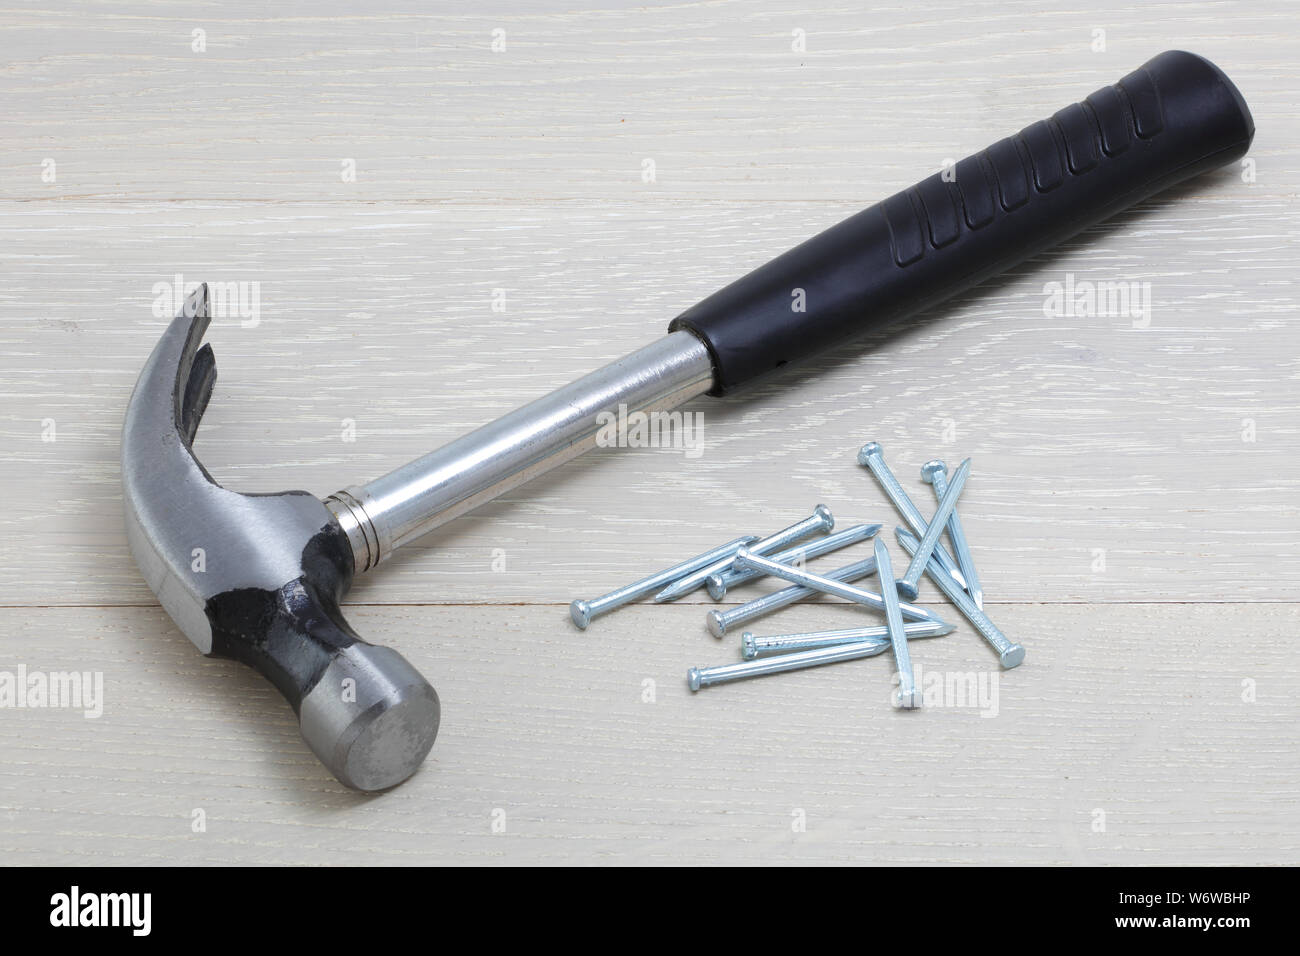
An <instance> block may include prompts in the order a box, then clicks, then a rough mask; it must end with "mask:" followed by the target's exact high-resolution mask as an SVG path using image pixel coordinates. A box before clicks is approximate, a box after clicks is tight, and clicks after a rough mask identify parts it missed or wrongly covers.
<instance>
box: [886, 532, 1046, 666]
mask: <svg viewBox="0 0 1300 956" xmlns="http://www.w3.org/2000/svg"><path fill="white" fill-rule="evenodd" d="M894 533H895V534H896V535H898V543H899V544H901V545H902V546H903V548H904V549H905V550H906V551H907V552H908V553H909V554H914V553H915V552H916V549H917V547H918V545H919V542H918V541H917V540H916V536H915V535H913V534H911V533H910V532H908V531H907V530H906V529H904V528H895V529H894ZM925 573H926V574H928V575H929V576H930V580H931V581H933V582H934V583H935V584H937V585H938V586H939V589H940V590H941V591H943V593H944V594H946V595H948V599H949V600H950V601H952V603H953V604H955V605H956V606H957V610H959V611H961V613H962V615H963V616H964V617H965V618H966V620H968V621H970V622H971V625H972V626H973V627H974V628H975V630H977V631H979V633H980V636H982V637H983V638H984V640H986V641H988V642H989V644H990V645H991V646H992V648H993V650H995V651H997V652H998V660H1000V661H1001V662H1002V666H1003V667H1006V668H1011V667H1016V666H1018V665H1019V664H1020V662H1021V661H1023V660H1024V659H1025V649H1024V648H1023V647H1021V646H1020V645H1019V644H1016V643H1014V642H1012V641H1010V640H1008V639H1007V636H1006V635H1005V634H1003V633H1002V632H1001V631H1000V630H998V628H997V625H996V624H994V623H993V622H992V621H990V620H989V617H988V615H987V614H985V613H984V612H983V611H981V610H980V609H979V608H978V607H976V606H975V602H974V601H972V600H971V597H970V595H969V594H967V593H966V592H965V591H963V590H962V588H961V585H960V584H958V583H957V582H956V581H954V580H953V579H952V575H950V574H948V572H946V571H944V569H943V568H942V567H941V566H940V565H939V563H938V562H937V561H936V560H935V559H934V558H933V557H931V558H930V563H929V564H928V565H926V569H925Z"/></svg>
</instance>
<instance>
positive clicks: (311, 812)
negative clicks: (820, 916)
mask: <svg viewBox="0 0 1300 956" xmlns="http://www.w3.org/2000/svg"><path fill="white" fill-rule="evenodd" d="M997 615H998V619H999V621H1000V622H1001V624H1002V626H1003V627H1004V628H1005V629H1006V630H1007V632H1008V633H1009V634H1012V635H1014V636H1016V637H1017V638H1019V639H1020V640H1022V641H1023V642H1024V643H1025V644H1026V646H1027V647H1028V648H1029V656H1028V658H1027V661H1026V663H1025V664H1024V665H1022V666H1021V667H1020V668H1018V669H1016V670H1014V671H1008V672H1006V673H1003V674H1000V675H999V677H998V683H997V716H995V717H987V718H986V717H981V716H980V712H981V711H980V709H979V708H970V707H948V708H945V707H941V706H930V707H929V709H927V710H924V711H922V712H919V713H906V712H902V711H895V710H892V709H891V707H890V706H889V703H888V693H889V690H890V685H889V674H890V670H891V668H890V665H889V659H888V655H886V656H884V657H881V658H877V659H873V660H865V661H855V662H852V663H846V664H839V665H834V666H831V667H826V668H822V669H820V670H818V671H810V672H805V673H797V674H784V675H779V676H775V677H770V678H765V679H762V680H756V681H750V682H747V683H737V684H730V685H727V686H724V687H714V688H708V689H706V690H702V691H700V692H699V693H698V694H695V695H692V694H691V693H690V692H689V691H688V690H687V688H686V684H685V681H684V679H683V678H684V674H685V670H686V668H687V667H688V666H689V665H691V664H702V663H721V662H726V661H730V660H733V659H736V658H737V656H738V655H737V650H736V645H735V643H734V642H732V641H727V642H725V643H724V642H719V641H715V640H714V639H713V638H712V637H711V636H709V635H708V634H707V633H706V632H705V631H704V630H703V628H702V626H701V618H702V614H701V613H700V609H698V608H695V609H692V608H686V607H654V608H646V607H636V608H629V609H626V610H624V611H621V612H618V613H617V614H615V615H612V616H610V617H608V618H605V619H602V620H600V621H598V622H597V623H596V624H593V626H592V628H591V629H590V630H588V631H587V632H585V633H584V632H579V631H576V630H575V629H573V628H572V627H569V626H567V625H566V622H565V621H564V617H565V615H564V610H563V609H562V608H559V607H479V608H412V607H386V608H373V607H366V608H357V609H355V610H353V611H352V612H351V614H350V617H351V618H352V620H353V622H354V623H355V624H356V626H357V627H358V628H359V629H360V631H361V632H362V633H363V634H371V635H383V636H384V639H385V640H388V641H390V642H391V643H392V645H393V646H395V647H397V648H399V649H400V650H401V651H402V653H403V654H406V655H407V656H408V657H409V658H410V659H411V660H412V661H414V662H415V663H416V664H417V665H418V666H420V667H421V668H422V669H423V670H424V671H425V673H427V674H428V675H429V676H430V677H431V678H432V680H433V681H434V683H435V684H436V685H437V687H438V689H439V691H440V693H441V696H442V701H443V710H444V717H443V728H442V734H441V736H440V738H439V741H438V744H437V746H436V747H435V750H434V754H433V756H432V757H431V758H430V759H429V761H428V762H427V763H426V765H425V767H424V768H423V769H422V770H421V771H420V772H419V774H418V775H417V776H415V777H414V778H412V779H411V780H410V781H409V782H408V783H406V784H404V785H403V786H402V787H400V788H398V789H397V790H395V791H393V792H391V793H388V794H384V795H382V796H377V797H363V796H358V795H356V794H354V793H351V792H348V791H346V790H345V789H344V788H342V787H341V786H340V785H339V784H338V783H336V782H335V781H334V780H333V779H332V778H331V777H330V776H329V774H328V773H327V772H326V771H325V770H324V769H323V768H322V767H321V766H320V765H319V764H318V763H317V762H316V761H315V760H314V759H313V758H312V757H311V756H310V755H309V754H308V753H307V752H306V750H305V748H304V747H303V746H302V744H301V741H300V740H299V739H298V733H297V728H296V725H295V721H294V719H293V717H292V714H291V712H290V711H289V708H288V707H287V706H286V705H285V704H284V702H283V701H282V700H281V699H280V698H279V696H278V695H277V694H276V693H275V691H274V690H272V689H271V687H270V685H269V684H267V683H266V682H265V681H263V680H262V679H261V678H260V677H258V676H257V675H256V674H254V673H252V672H251V671H249V670H247V669H246V668H244V667H242V666H241V665H237V664H233V663H229V662H220V661H210V660H206V659H204V658H202V657H199V656H198V655H196V654H195V653H193V650H192V648H191V647H190V646H189V644H188V642H186V641H185V640H184V638H182V637H181V636H180V635H179V634H177V633H176V631H175V630H174V629H173V628H172V627H171V625H170V624H169V622H168V621H167V619H166V617H165V616H164V615H163V614H162V612H161V611H160V610H158V609H156V608H106V609H103V610H100V611H97V612H95V613H87V612H86V611H84V610H82V609H72V608H50V609H42V610H38V611H33V610H30V609H9V610H5V611H3V612H0V624H3V627H4V633H5V634H7V635H11V636H10V637H8V638H6V641H7V642H12V641H13V637H12V636H13V635H16V634H21V635H23V638H22V640H23V644H24V657H25V658H26V663H27V665H28V666H29V667H30V668H33V669H42V670H45V671H55V670H64V669H74V668H75V669H79V670H92V671H102V672H103V674H104V680H105V694H104V696H105V703H104V711H103V716H102V717H99V718H98V719H94V720H88V719H86V718H84V717H83V716H82V715H81V713H79V712H74V711H71V710H44V711H35V710H29V711H6V712H3V714H2V715H0V716H3V719H2V720H0V752H2V753H3V754H4V767H3V772H2V773H0V828H2V829H3V832H4V834H5V840H4V841H3V848H2V849H0V862H6V863H17V862H22V863H41V864H46V863H84V862H95V863H157V862H172V861H174V862H179V863H186V864H204V863H290V862H292V863H369V864H392V863H428V862H484V863H490V862H514V863H533V862H564V863H611V862H641V863H671V862H683V861H686V862H689V861H702V862H724V861H725V862H746V863H759V862H763V863H780V862H818V861H820V862H876V863H1012V862H1032V863H1091V864H1101V863H1139V864H1172V863H1203V864H1220V863H1244V862H1250V863H1294V862H1295V859H1296V854H1297V852H1298V851H1300V826H1298V825H1300V819H1297V811H1296V806H1295V779H1296V773H1297V771H1300V762H1298V759H1297V756H1296V749H1295V746H1294V733H1295V727H1296V722H1297V719H1300V707H1298V706H1297V704H1296V699H1295V695H1294V693H1293V692H1292V689H1293V688H1294V686H1295V683H1296V681H1297V680H1300V664H1298V663H1297V660H1296V657H1295V654H1294V653H1293V652H1292V649H1291V648H1292V644H1293V642H1294V636H1295V632H1296V627H1297V624H1298V623H1300V620H1298V615H1297V611H1296V608H1295V607H1294V605H1282V604H1253V605H1243V604H1228V605H1196V604H1188V605H1177V604H1162V605H1139V606H1134V607H1111V606H1102V607H1090V606H1069V605H1067V606H1059V605H1054V606H1044V605H1014V606H1004V607H999V608H998V609H997ZM865 616H871V617H872V618H873V619H874V617H875V616H874V615H865V614H864V612H861V611H858V610H856V609H853V608H849V607H845V606H841V607H829V606H825V605H822V606H800V607H796V608H791V609H788V610H786V611H783V612H781V614H780V615H779V616H777V617H773V618H771V619H770V620H769V623H770V624H771V625H772V626H773V627H780V628H783V629H799V628H803V627H832V626H836V625H842V624H844V623H846V622H851V621H857V620H862V619H864V617H865ZM1225 624H1227V625H1228V626H1229V627H1230V628H1231V631H1230V632H1228V631H1225ZM1225 633H1232V634H1234V635H1240V636H1241V639H1240V640H1237V641H1235V642H1234V643H1233V645H1232V647H1231V648H1229V647H1227V646H1225V645H1226V643H1227V642H1226V641H1225ZM1247 638H1248V639H1247ZM28 642H30V643H28ZM913 656H914V659H915V660H916V661H917V662H918V663H919V664H920V666H921V668H922V670H921V673H922V674H923V675H924V674H925V673H926V672H927V669H935V671H936V672H938V671H942V672H943V673H945V674H947V673H954V674H963V673H967V672H976V673H985V674H988V673H990V669H994V670H995V669H996V661H995V659H994V657H993V655H992V654H991V653H989V652H988V651H987V649H986V648H985V647H984V645H983V644H982V643H981V642H980V641H979V640H978V638H976V637H975V636H974V635H973V634H972V633H971V631H970V630H969V629H968V628H966V627H964V626H963V627H962V628H961V629H960V630H959V631H958V632H957V633H955V634H953V635H950V636H948V637H944V638H936V639H932V640H927V641H918V642H917V644H916V646H915V647H914V649H913ZM7 666H8V665H7ZM1246 679H1249V680H1252V681H1255V682H1256V689H1257V699H1256V701H1255V702H1254V703H1245V702H1243V700H1242V699H1241V696H1242V693H1243V688H1242V681H1243V680H1246ZM923 680H925V678H924V677H923ZM986 680H987V678H986ZM647 682H653V685H650V684H647ZM986 686H991V685H986ZM648 688H649V690H648ZM649 693H652V694H653V702H643V697H645V696H647V695H648V694H649ZM931 703H932V704H933V701H932V702H931ZM197 809H202V810H203V811H204V812H205V815H206V826H207V830H206V832H203V833H195V832H193V831H192V826H191V824H192V819H193V813H194V811H195V810H197ZM800 810H802V811H803V813H804V815H805V818H806V823H807V829H806V832H803V833H797V832H794V830H793V828H792V824H793V823H794V822H795V819H796V818H795V816H794V814H795V813H796V812H797V811H800ZM1098 810H1100V811H1103V812H1104V813H1105V819H1104V822H1105V831H1104V832H1094V830H1093V823H1094V820H1100V819H1101V818H1100V817H1098V816H1095V811H1098ZM498 811H499V812H500V813H503V814H504V820H505V827H506V829H505V832H504V833H493V831H492V823H493V819H494V813H498ZM497 818H498V819H499V818H500V817H499V815H498V817H497ZM56 833H57V835H58V836H57V839H56V838H55V836H54V835H55V834H56Z"/></svg>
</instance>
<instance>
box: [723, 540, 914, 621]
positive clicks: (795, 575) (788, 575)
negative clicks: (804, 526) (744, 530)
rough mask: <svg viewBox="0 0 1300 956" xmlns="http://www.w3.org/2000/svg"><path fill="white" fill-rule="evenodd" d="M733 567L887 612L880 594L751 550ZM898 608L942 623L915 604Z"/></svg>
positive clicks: (738, 555) (743, 550) (741, 554)
mask: <svg viewBox="0 0 1300 956" xmlns="http://www.w3.org/2000/svg"><path fill="white" fill-rule="evenodd" d="M734 565H735V567H738V568H756V569H758V570H761V571H763V572H765V573H767V574H773V575H776V576H777V577H778V578H784V579H785V580H787V581H790V582H793V583H794V584H802V585H803V586H804V587H806V588H812V589H813V590H814V591H821V592H822V593H823V594H834V595H835V596H836V597H842V598H845V599H847V600H849V601H855V602H856V603H858V604H865V605H866V606H867V607H874V608H875V609H876V610H877V611H883V610H885V600H884V598H882V597H881V596H880V595H879V594H875V593H873V592H871V591H867V590H864V589H863V588H856V587H854V586H853V585H851V584H844V583H842V582H840V581H837V580H835V579H834V578H831V577H825V576H823V575H820V574H813V573H812V572H811V571H806V570H804V569H802V568H792V567H790V566H789V565H788V564H778V563H777V562H775V561H773V560H771V559H770V558H764V557H762V556H761V555H757V554H754V552H753V551H750V550H749V549H748V548H741V549H740V550H739V551H737V552H736V558H735V561H734ZM898 606H899V609H900V610H901V611H902V613H903V614H906V615H907V616H908V617H910V618H912V620H914V621H937V620H939V618H938V617H936V616H935V615H934V614H932V613H931V612H929V611H927V610H926V609H925V608H923V607H917V606H916V605H915V604H909V603H907V602H906V601H901V602H899V605H898Z"/></svg>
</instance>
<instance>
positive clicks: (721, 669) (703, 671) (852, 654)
mask: <svg viewBox="0 0 1300 956" xmlns="http://www.w3.org/2000/svg"><path fill="white" fill-rule="evenodd" d="M887 650H889V640H888V638H886V639H883V640H875V641H859V642H857V643H855V644H840V645H838V646H835V647H819V648H817V649H815V650H811V651H795V652H794V653H792V654H782V655H780V656H779V657H763V658H759V659H756V660H752V661H741V662H740V663H738V664H719V665H717V666H714V667H692V668H691V669H690V670H688V671H687V672H686V684H687V686H689V687H690V689H691V690H693V691H694V690H699V689H700V688H701V687H709V686H711V685H713V684H726V683H728V682H729V681H733V680H742V679H744V678H746V677H763V676H765V675H767V674H780V673H782V672H784V671H793V670H799V669H801V668H804V667H817V666H819V665H821V664H838V663H840V662H841V661H855V660H858V659H859V658H862V657H875V656H876V655H877V654H883V653H884V652H885V651H887Z"/></svg>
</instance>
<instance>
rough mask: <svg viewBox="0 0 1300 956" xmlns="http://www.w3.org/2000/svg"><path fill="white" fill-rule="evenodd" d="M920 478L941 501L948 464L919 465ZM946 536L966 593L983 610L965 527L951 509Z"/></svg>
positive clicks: (981, 591)
mask: <svg viewBox="0 0 1300 956" xmlns="http://www.w3.org/2000/svg"><path fill="white" fill-rule="evenodd" d="M921 480H922V481H925V482H928V483H929V484H931V485H933V486H934V496H935V499H936V500H937V501H942V500H943V496H944V493H945V492H947V490H948V466H947V465H945V464H944V463H943V461H942V460H941V459H938V458H935V459H933V460H932V461H927V462H926V463H925V464H924V465H922V466H921ZM948 537H949V539H950V540H951V541H952V550H953V552H954V553H955V555H956V558H957V564H958V565H959V566H960V567H961V573H962V577H964V578H965V579H966V593H967V594H969V595H970V596H971V600H973V601H974V602H975V606H976V607H978V608H979V609H980V610H981V611H982V610H984V587H983V585H981V584H980V576H979V573H978V572H977V571H976V570H975V559H974V558H973V557H972V556H971V553H970V543H969V542H968V541H967V540H966V529H965V528H964V527H962V523H961V515H959V514H958V513H957V511H956V509H953V513H952V517H951V518H949V519H948Z"/></svg>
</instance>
